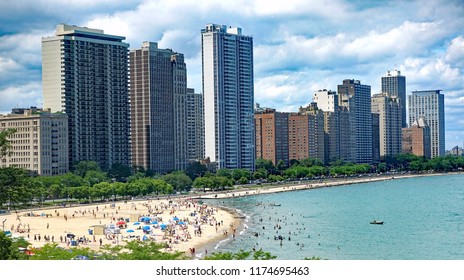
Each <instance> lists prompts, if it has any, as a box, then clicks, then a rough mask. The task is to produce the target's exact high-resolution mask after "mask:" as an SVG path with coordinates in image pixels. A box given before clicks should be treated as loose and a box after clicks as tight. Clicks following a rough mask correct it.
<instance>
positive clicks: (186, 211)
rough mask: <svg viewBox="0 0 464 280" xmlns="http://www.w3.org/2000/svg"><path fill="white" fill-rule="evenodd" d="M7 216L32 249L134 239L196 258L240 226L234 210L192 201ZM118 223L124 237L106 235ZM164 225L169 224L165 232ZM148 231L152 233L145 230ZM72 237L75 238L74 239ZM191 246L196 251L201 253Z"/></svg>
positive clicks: (76, 207)
mask: <svg viewBox="0 0 464 280" xmlns="http://www.w3.org/2000/svg"><path fill="white" fill-rule="evenodd" d="M142 217H148V218H149V219H150V220H148V218H147V219H146V220H148V221H146V222H145V221H144V220H145V219H143V220H142V219H141V218H142ZM5 218H6V219H7V220H6V222H5V230H10V231H11V232H12V233H13V236H23V237H24V238H25V239H26V240H27V241H29V242H30V243H31V244H32V245H31V246H32V247H41V246H43V245H44V244H46V243H51V242H55V243H58V244H59V246H61V247H63V248H72V247H74V246H75V244H76V243H77V241H78V240H79V239H81V240H83V241H84V242H78V243H77V246H81V247H90V248H91V249H94V250H98V249H99V247H100V240H101V244H102V245H105V244H113V245H116V244H120V245H123V244H124V243H125V242H126V241H128V240H137V239H139V240H144V239H151V240H154V241H156V242H158V243H165V244H167V245H166V247H167V248H166V251H168V252H169V251H172V252H174V251H179V252H184V253H186V255H187V256H190V257H192V258H194V257H195V255H198V253H199V251H198V250H200V249H201V248H204V247H205V246H206V245H207V244H210V243H211V242H216V241H217V242H218V241H220V240H222V239H226V238H230V237H231V234H232V232H233V229H234V228H236V227H237V226H239V224H240V221H239V219H237V218H236V215H235V213H234V212H233V211H230V210H226V209H222V208H218V207H210V206H207V205H206V204H202V203H201V202H200V203H199V202H197V201H195V200H192V199H188V198H186V199H173V200H167V199H163V200H143V201H142V200H129V201H125V202H124V201H118V202H114V203H113V202H107V203H104V204H91V205H73V206H70V207H58V208H48V209H40V210H37V209H35V210H32V211H30V210H29V211H21V212H17V213H13V212H12V213H11V214H9V215H3V216H2V219H5ZM118 222H119V223H120V224H121V225H120V227H121V228H120V229H119V232H120V233H119V234H117V233H115V234H112V233H108V234H103V228H105V227H107V226H109V225H113V226H114V228H119V225H118ZM163 225H166V229H164V230H163V229H162V227H164V226H163ZM144 227H147V228H148V229H149V231H145V232H144V230H143V228H144ZM89 230H92V231H89ZM200 231H201V234H200ZM225 231H227V235H225V234H224V232H225ZM70 234H72V235H74V236H75V237H74V238H73V239H71V238H69V236H70ZM73 241H76V242H73ZM191 248H195V254H192V251H191ZM200 255H204V252H202V254H200Z"/></svg>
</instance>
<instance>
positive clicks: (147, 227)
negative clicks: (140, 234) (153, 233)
mask: <svg viewBox="0 0 464 280" xmlns="http://www.w3.org/2000/svg"><path fill="white" fill-rule="evenodd" d="M142 229H143V230H150V226H144V227H142Z"/></svg>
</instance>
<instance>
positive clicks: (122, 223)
mask: <svg viewBox="0 0 464 280" xmlns="http://www.w3.org/2000/svg"><path fill="white" fill-rule="evenodd" d="M116 224H117V225H125V224H126V222H125V221H119V222H117V223H116Z"/></svg>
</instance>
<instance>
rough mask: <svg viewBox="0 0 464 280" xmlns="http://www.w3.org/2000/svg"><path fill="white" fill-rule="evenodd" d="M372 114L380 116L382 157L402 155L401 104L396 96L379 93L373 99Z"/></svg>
mask: <svg viewBox="0 0 464 280" xmlns="http://www.w3.org/2000/svg"><path fill="white" fill-rule="evenodd" d="M371 104H372V113H376V114H379V133H380V135H379V136H380V137H379V139H380V156H396V155H398V154H401V149H402V146H401V128H402V127H401V125H402V123H401V122H402V111H403V108H402V106H401V102H400V100H399V98H397V97H396V95H391V94H389V93H378V94H374V95H373V96H372V97H371Z"/></svg>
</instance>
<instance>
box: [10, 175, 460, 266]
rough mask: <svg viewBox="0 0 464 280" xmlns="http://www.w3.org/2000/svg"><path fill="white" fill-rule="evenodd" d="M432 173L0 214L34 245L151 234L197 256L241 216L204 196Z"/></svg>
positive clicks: (228, 233)
mask: <svg viewBox="0 0 464 280" xmlns="http://www.w3.org/2000/svg"><path fill="white" fill-rule="evenodd" d="M453 174H455V173H453ZM437 175H446V174H444V173H438V174H393V175H391V174H390V175H382V176H376V175H372V176H363V177H346V178H337V179H324V180H318V181H314V180H313V181H306V182H301V183H298V184H297V183H293V184H291V185H278V184H276V185H265V186H262V187H259V188H240V189H237V190H232V191H224V192H215V193H210V194H208V193H207V194H201V195H194V196H191V197H185V198H176V199H172V200H168V199H160V200H128V201H117V202H106V203H104V204H91V205H73V206H71V207H58V208H49V209H39V210H37V209H35V210H33V211H21V212H18V213H13V212H12V213H11V214H9V215H2V219H5V218H6V219H7V220H6V222H5V230H10V231H11V232H12V233H13V236H23V237H25V238H26V240H28V241H29V242H30V243H31V244H32V246H33V247H40V246H43V245H44V244H45V243H47V242H55V243H58V244H59V245H60V246H62V247H65V248H72V247H73V246H86V247H90V248H92V249H94V250H98V249H99V247H100V246H101V245H105V244H114V245H116V244H124V243H125V242H126V241H128V240H134V239H136V240H145V239H151V240H154V241H156V242H158V243H164V244H166V247H167V248H166V250H167V251H179V252H184V253H185V254H186V255H187V256H190V257H192V258H198V257H202V256H204V254H205V253H207V252H205V248H208V247H209V248H211V246H212V245H213V246H214V245H215V244H217V243H218V242H219V241H221V240H225V239H230V238H234V237H235V234H238V232H239V230H240V229H239V228H240V226H241V221H242V220H241V218H242V217H240V216H239V215H238V213H237V212H235V211H234V210H233V209H224V208H219V207H216V206H214V207H211V206H208V205H207V201H208V199H226V198H234V197H240V196H250V195H260V194H266V193H276V192H285V191H298V190H305V189H315V188H321V187H333V186H340V185H348V184H359V183H367V182H376V181H384V180H394V179H401V178H412V177H418V176H437ZM203 202H205V203H203ZM105 228H110V230H109V233H108V230H107V232H106V233H105V232H104V229H105ZM112 232H113V233H112ZM73 236H74V237H73ZM70 237H73V238H70ZM192 248H195V252H192V250H191V249H192ZM200 250H201V251H200Z"/></svg>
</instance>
